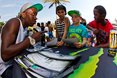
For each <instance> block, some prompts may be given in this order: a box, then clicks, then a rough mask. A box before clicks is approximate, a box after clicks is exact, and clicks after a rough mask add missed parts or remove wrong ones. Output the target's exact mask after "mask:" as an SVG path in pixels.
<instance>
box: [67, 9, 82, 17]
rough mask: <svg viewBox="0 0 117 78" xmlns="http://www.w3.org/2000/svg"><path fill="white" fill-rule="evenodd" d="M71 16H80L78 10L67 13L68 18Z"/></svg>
mask: <svg viewBox="0 0 117 78" xmlns="http://www.w3.org/2000/svg"><path fill="white" fill-rule="evenodd" d="M73 14H76V15H78V16H81V14H80V12H79V11H78V10H70V11H69V12H68V15H69V16H72V15H73Z"/></svg>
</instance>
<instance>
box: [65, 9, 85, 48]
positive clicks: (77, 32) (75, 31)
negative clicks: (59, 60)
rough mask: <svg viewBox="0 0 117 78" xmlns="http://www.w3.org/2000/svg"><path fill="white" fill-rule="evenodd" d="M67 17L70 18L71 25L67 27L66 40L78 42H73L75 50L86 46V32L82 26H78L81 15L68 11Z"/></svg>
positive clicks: (75, 11)
mask: <svg viewBox="0 0 117 78" xmlns="http://www.w3.org/2000/svg"><path fill="white" fill-rule="evenodd" d="M68 15H70V16H71V17H72V22H73V24H72V25H70V26H69V29H68V34H67V37H68V38H77V39H78V41H77V42H74V43H73V45H74V46H75V47H76V48H81V47H83V46H84V45H85V44H86V41H87V30H86V27H85V26H84V25H83V24H80V20H81V15H80V12H79V11H77V10H70V11H69V12H68Z"/></svg>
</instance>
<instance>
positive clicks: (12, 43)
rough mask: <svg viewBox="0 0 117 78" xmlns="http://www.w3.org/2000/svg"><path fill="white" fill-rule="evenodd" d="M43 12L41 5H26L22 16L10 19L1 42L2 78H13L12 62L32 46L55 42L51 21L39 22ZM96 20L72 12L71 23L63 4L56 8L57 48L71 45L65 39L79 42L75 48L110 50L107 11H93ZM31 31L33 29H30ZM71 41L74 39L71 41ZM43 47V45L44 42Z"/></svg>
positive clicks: (103, 9) (3, 29)
mask: <svg viewBox="0 0 117 78" xmlns="http://www.w3.org/2000/svg"><path fill="white" fill-rule="evenodd" d="M42 9H43V6H42V5H41V4H39V3H38V4H34V5H31V4H29V3H27V4H24V5H23V6H22V8H21V10H20V12H19V14H18V17H15V18H12V19H10V20H9V21H8V22H7V23H6V24H5V25H4V27H3V28H2V31H1V37H0V38H1V39H0V40H1V43H0V49H1V50H0V75H1V76H2V78H12V60H13V58H14V57H15V56H17V55H19V54H20V53H22V52H23V50H24V49H26V48H28V47H29V46H30V45H35V44H36V42H39V41H45V39H46V41H47V42H48V41H51V40H52V38H54V36H53V33H52V32H53V26H52V24H51V21H48V22H47V23H46V24H45V25H44V23H37V24H36V20H37V17H36V16H37V13H38V12H39V11H41V10H42ZM93 13H94V20H93V21H91V22H89V23H88V24H87V23H86V20H85V19H84V18H82V16H81V13H80V11H78V10H70V11H68V15H69V16H71V18H72V23H70V20H69V18H68V17H67V16H66V14H67V10H66V7H65V6H63V5H59V6H57V7H56V14H57V15H58V17H59V18H58V19H57V20H55V26H56V27H55V29H56V38H57V39H58V41H57V43H56V46H59V47H60V46H63V45H67V46H71V44H69V43H66V42H65V39H71V40H73V39H75V40H74V41H73V42H72V46H71V47H76V48H82V47H109V33H110V30H111V29H113V26H112V24H111V23H110V22H109V20H108V19H106V9H105V8H104V7H103V6H101V5H97V6H95V7H94V9H93ZM34 24H36V27H35V29H33V30H35V32H33V33H31V34H30V35H29V34H27V32H28V27H29V26H31V27H33V26H34ZM29 29H30V28H29ZM68 41H70V40H68ZM42 44H43V43H42Z"/></svg>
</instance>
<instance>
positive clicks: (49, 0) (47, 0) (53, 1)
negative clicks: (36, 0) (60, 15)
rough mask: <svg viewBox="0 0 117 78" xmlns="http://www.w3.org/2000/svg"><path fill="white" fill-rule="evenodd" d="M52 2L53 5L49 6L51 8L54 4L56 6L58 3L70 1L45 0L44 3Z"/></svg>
mask: <svg viewBox="0 0 117 78" xmlns="http://www.w3.org/2000/svg"><path fill="white" fill-rule="evenodd" d="M47 2H50V3H51V5H50V6H49V8H51V7H52V6H53V5H54V4H55V7H57V5H60V4H61V2H69V1H68V0H44V3H47Z"/></svg>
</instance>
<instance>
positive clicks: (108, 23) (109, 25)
mask: <svg viewBox="0 0 117 78" xmlns="http://www.w3.org/2000/svg"><path fill="white" fill-rule="evenodd" d="M106 21H107V26H108V27H109V28H114V27H113V25H112V23H111V22H110V21H109V20H108V19H106Z"/></svg>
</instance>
